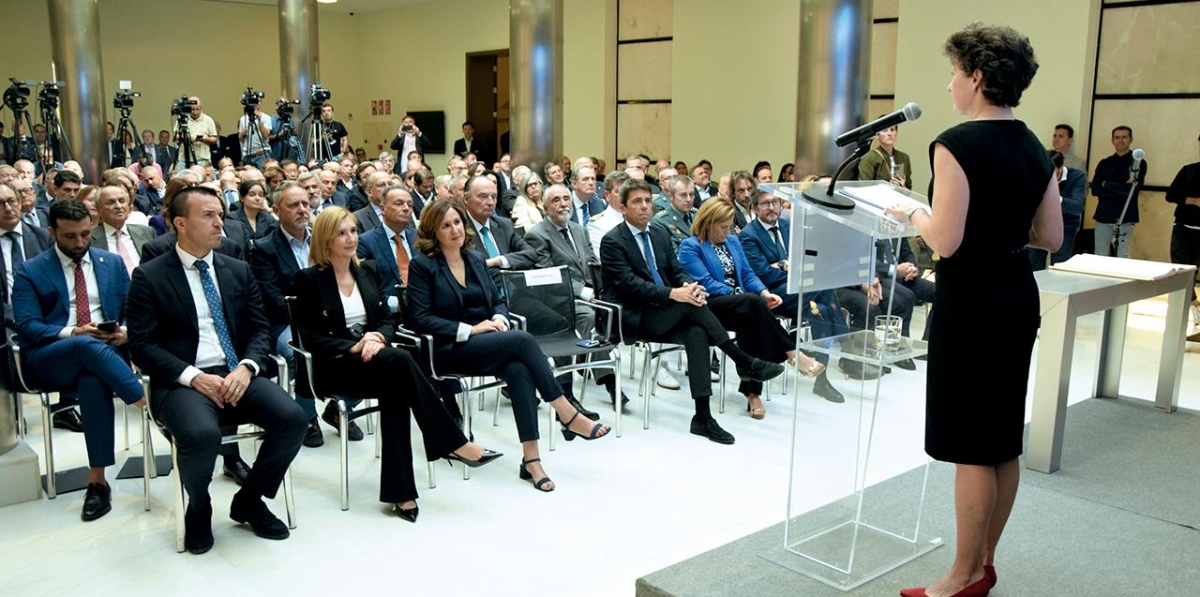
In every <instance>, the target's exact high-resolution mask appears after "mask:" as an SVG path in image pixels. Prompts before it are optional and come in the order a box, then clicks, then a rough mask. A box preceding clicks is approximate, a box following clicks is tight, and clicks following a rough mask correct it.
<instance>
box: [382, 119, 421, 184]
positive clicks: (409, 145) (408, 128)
mask: <svg viewBox="0 0 1200 597" xmlns="http://www.w3.org/2000/svg"><path fill="white" fill-rule="evenodd" d="M391 148H392V149H393V150H394V151H395V152H396V166H395V168H393V172H395V173H396V174H399V175H401V176H404V175H405V173H407V172H408V154H410V153H412V152H414V151H415V152H417V153H419V154H421V159H422V160H424V159H425V150H426V149H429V139H426V138H425V135H422V134H421V129H420V127H418V126H417V122H416V121H415V120H413V117H412V115H411V114H405V115H404V120H401V121H400V130H399V131H398V132H397V133H396V138H395V139H392V144H391Z"/></svg>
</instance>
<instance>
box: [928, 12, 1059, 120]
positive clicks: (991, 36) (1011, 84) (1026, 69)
mask: <svg viewBox="0 0 1200 597" xmlns="http://www.w3.org/2000/svg"><path fill="white" fill-rule="evenodd" d="M942 50H943V51H944V52H945V54H946V56H948V57H949V58H950V60H951V61H952V62H954V64H955V65H957V66H958V67H959V68H960V69H962V71H963V72H965V73H967V74H971V73H973V72H975V71H976V70H978V71H979V72H980V73H981V74H982V75H983V89H982V91H983V97H984V98H985V99H987V101H989V102H991V103H992V104H993V105H996V106H1002V107H1009V108H1015V107H1016V106H1018V105H1020V103H1021V93H1023V92H1024V91H1025V90H1026V89H1028V88H1029V84H1030V83H1031V82H1033V76H1034V75H1036V74H1037V71H1038V63H1037V58H1035V57H1034V55H1033V46H1032V45H1030V43H1029V38H1028V37H1025V36H1024V35H1021V34H1020V33H1018V32H1017V31H1016V30H1015V29H1012V28H1011V27H1004V26H995V25H984V24H982V23H978V22H976V23H971V24H970V25H967V27H966V28H965V29H963V30H962V31H959V32H957V33H954V34H953V35H951V36H950V38H949V39H947V40H946V45H945V46H944V47H943V48H942Z"/></svg>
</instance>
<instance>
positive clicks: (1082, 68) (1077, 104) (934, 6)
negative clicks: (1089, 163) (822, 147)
mask: <svg viewBox="0 0 1200 597" xmlns="http://www.w3.org/2000/svg"><path fill="white" fill-rule="evenodd" d="M1098 14H1099V0H1054V1H1052V2H1051V1H1047V0H1007V1H1005V2H964V1H962V0H913V1H908V2H902V3H901V4H900V23H901V24H902V25H903V27H901V28H900V30H899V36H898V38H897V46H896V49H897V52H896V54H897V59H896V105H897V106H902V105H904V104H905V103H907V102H916V103H917V104H919V105H920V106H921V110H922V116H921V119H920V120H918V121H916V122H911V123H908V124H905V125H904V127H903V128H904V130H903V132H902V133H901V140H900V142H901V143H902V144H903V145H904V146H905V147H908V148H913V149H914V151H911V152H910V155H914V156H916V155H918V154H923V153H924V151H923V149H921V150H919V151H918V150H916V149H917V148H924V147H925V146H926V145H928V143H929V142H930V141H932V140H933V139H934V138H935V137H936V136H937V135H938V134H939V133H941V132H942V131H944V130H946V129H948V128H950V127H951V126H954V125H956V124H958V123H960V122H963V120H964V117H963V116H961V115H959V114H956V113H955V112H954V108H953V105H952V104H951V101H950V95H949V94H948V93H947V92H946V86H947V84H949V82H950V63H949V61H948V60H946V57H945V56H944V55H943V54H942V44H944V43H945V41H946V38H947V37H949V36H950V34H951V33H954V32H955V31H957V30H959V29H961V28H962V27H963V26H964V25H966V24H967V23H970V22H972V21H982V22H985V23H995V24H1002V25H1008V26H1010V27H1013V28H1015V29H1016V30H1017V31H1020V32H1021V33H1023V34H1025V35H1027V36H1029V39H1030V41H1031V43H1032V44H1033V49H1034V52H1035V53H1036V54H1037V58H1038V61H1039V64H1040V67H1041V68H1040V70H1039V71H1038V75H1037V77H1036V78H1035V79H1034V80H1033V84H1032V85H1031V86H1030V88H1029V89H1027V90H1026V91H1025V94H1024V96H1023V97H1022V99H1021V105H1020V107H1018V108H1017V109H1016V116H1017V118H1019V119H1021V120H1023V121H1025V123H1026V124H1028V125H1029V127H1030V129H1031V130H1033V131H1034V133H1036V134H1037V136H1038V138H1039V139H1041V140H1042V142H1043V143H1044V144H1046V146H1049V144H1050V137H1051V136H1052V135H1053V133H1054V125H1055V124H1056V123H1059V122H1066V123H1069V124H1071V125H1073V126H1075V129H1076V131H1077V133H1076V138H1077V140H1078V141H1080V142H1079V143H1078V144H1077V147H1076V153H1077V154H1078V155H1083V153H1082V152H1083V151H1084V150H1085V149H1086V148H1084V147H1082V145H1083V143H1082V140H1083V139H1086V138H1087V134H1086V133H1084V132H1083V129H1084V128H1085V126H1084V124H1085V122H1086V120H1087V116H1088V114H1089V113H1090V110H1091V95H1090V93H1091V89H1092V84H1091V79H1090V77H1091V75H1092V72H1093V70H1092V67H1090V66H1088V64H1089V57H1090V55H1091V54H1092V53H1094V51H1095V42H1094V41H1093V42H1092V43H1091V44H1089V43H1088V39H1089V35H1094V30H1095V22H1096V19H1097V18H1098ZM1106 24H1107V23H1106ZM913 170H914V172H913V180H914V183H915V186H914V187H913V188H918V189H924V188H925V185H927V184H928V182H929V163H928V160H924V159H915V160H914V163H913Z"/></svg>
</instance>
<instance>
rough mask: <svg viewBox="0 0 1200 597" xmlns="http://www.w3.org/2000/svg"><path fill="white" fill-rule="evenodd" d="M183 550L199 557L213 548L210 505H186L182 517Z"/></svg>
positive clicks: (192, 503) (193, 503)
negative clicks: (185, 510)
mask: <svg viewBox="0 0 1200 597" xmlns="http://www.w3.org/2000/svg"><path fill="white" fill-rule="evenodd" d="M183 529H184V531H183V548H184V549H186V550H187V551H188V552H189V553H194V554H196V555H200V554H202V553H204V552H206V551H208V550H210V549H212V546H213V534H212V504H211V503H209V504H204V505H203V506H198V505H196V503H195V502H191V503H189V504H188V507H187V512H186V513H185V514H184V515H183Z"/></svg>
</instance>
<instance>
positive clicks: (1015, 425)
mask: <svg viewBox="0 0 1200 597" xmlns="http://www.w3.org/2000/svg"><path fill="white" fill-rule="evenodd" d="M944 51H945V53H946V55H947V56H948V57H949V58H950V66H951V69H952V72H953V75H952V77H951V79H950V85H949V88H948V91H949V92H950V97H951V99H952V100H953V102H954V109H955V111H956V112H958V113H960V114H963V115H965V116H967V117H968V118H969V119H970V120H969V121H967V122H964V123H962V124H959V125H957V126H955V127H952V128H950V129H948V130H946V131H945V132H943V133H942V134H941V135H939V136H938V137H937V139H935V140H934V141H933V143H932V144H930V148H929V154H930V160H931V162H932V166H933V182H932V183H931V184H930V191H929V199H930V203H931V204H932V205H933V209H932V210H926V209H925V208H918V209H913V208H904V207H899V206H897V207H892V208H890V209H888V210H887V211H888V214H889V215H891V216H892V217H895V218H898V219H900V220H911V221H912V223H913V225H914V226H916V228H917V230H918V231H919V232H920V234H921V236H922V237H923V238H924V239H925V240H926V241H927V242H928V243H929V245H930V246H931V247H932V248H933V249H934V250H935V251H937V252H938V253H939V254H940V255H941V256H942V258H941V260H939V261H938V262H937V301H938V302H937V305H938V316H937V318H935V319H934V320H933V322H932V328H931V330H930V335H929V371H928V377H927V380H926V398H925V400H926V414H925V451H926V452H928V453H929V455H930V456H931V457H933V458H935V459H937V460H942V461H945V462H953V463H955V465H956V467H955V484H954V493H955V496H954V497H955V500H954V503H955V518H956V524H957V531H958V539H957V547H956V551H955V555H954V564H953V566H952V567H951V569H950V573H949V574H947V575H946V576H945V577H943V578H941V579H940V580H938V581H936V582H934V583H933V584H931V585H929V586H928V587H926V588H918V589H905V590H903V591H901V592H900V594H901V595H902V596H906V597H916V596H928V597H950V596H953V597H983V596H984V595H987V594H988V592H989V591H990V590H991V588H992V587H993V586H995V584H996V569H995V567H993V565H992V564H993V557H994V555H995V550H996V544H997V543H998V542H999V540H1000V534H1001V533H1002V532H1003V530H1004V525H1005V523H1006V522H1007V521H1008V515H1009V513H1010V512H1011V511H1012V506H1013V500H1014V499H1015V498H1016V494H1017V484H1018V482H1019V480H1020V465H1019V464H1018V461H1017V458H1018V457H1019V456H1020V455H1021V451H1022V446H1021V442H1022V433H1023V430H1024V425H1025V393H1026V389H1027V385H1028V381H1029V362H1030V356H1031V355H1032V352H1033V341H1034V339H1035V337H1036V336H1037V328H1038V313H1039V307H1038V289H1037V284H1036V283H1035V282H1034V280H1033V273H1032V271H1031V269H1030V265H1029V259H1028V256H1027V255H1026V254H1025V251H1024V247H1025V246H1026V245H1029V246H1033V247H1038V248H1041V249H1047V250H1050V251H1054V250H1056V249H1057V248H1058V246H1059V244H1061V243H1062V211H1061V210H1060V209H1059V204H1058V203H1059V202H1058V185H1057V184H1056V183H1055V181H1054V180H1052V175H1053V173H1054V168H1053V166H1051V164H1050V160H1049V159H1048V158H1047V157H1046V152H1045V150H1044V149H1042V146H1041V142H1040V141H1038V139H1037V137H1036V136H1035V135H1034V134H1033V133H1032V132H1031V131H1030V130H1029V129H1028V128H1026V126H1025V123H1023V122H1021V121H1019V120H1016V119H1015V118H1014V116H1013V108H1015V107H1016V106H1017V104H1019V103H1020V101H1021V93H1022V92H1024V91H1025V89H1026V88H1028V87H1029V84H1030V82H1032V81H1033V76H1034V74H1036V73H1037V69H1038V64H1037V60H1036V59H1035V58H1034V55H1033V47H1032V46H1031V45H1030V43H1029V39H1028V38H1027V37H1025V36H1024V35H1021V34H1020V33H1018V32H1016V31H1014V30H1012V29H1010V28H1008V27H993V26H987V25H981V24H979V23H975V24H972V25H970V26H968V27H967V28H966V29H963V30H962V31H959V32H957V33H955V34H953V35H951V36H950V38H949V39H948V40H947V41H946V45H945V47H944ZM997 318H1000V319H1001V320H1002V321H1003V323H1004V325H1003V328H1004V329H1003V330H1002V331H999V332H998V333H988V332H993V331H995V328H993V327H992V326H987V327H981V325H980V324H981V323H983V322H985V321H995V320H996V319H997ZM980 380H986V385H981V384H980Z"/></svg>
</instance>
